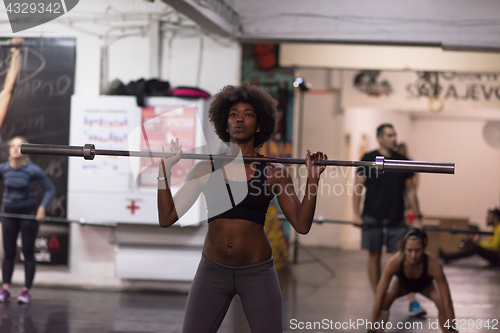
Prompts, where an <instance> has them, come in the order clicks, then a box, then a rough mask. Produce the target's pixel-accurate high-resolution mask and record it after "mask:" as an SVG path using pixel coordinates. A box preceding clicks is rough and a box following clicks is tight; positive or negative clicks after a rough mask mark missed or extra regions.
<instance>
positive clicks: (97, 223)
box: [0, 212, 117, 227]
mask: <svg viewBox="0 0 500 333" xmlns="http://www.w3.org/2000/svg"><path fill="white" fill-rule="evenodd" d="M0 217H7V218H13V219H22V220H36V216H35V215H28V214H14V213H4V212H0ZM44 221H46V222H57V223H76V224H81V225H92V226H98V227H116V224H117V223H115V222H109V221H90V220H87V219H85V218H83V217H82V218H80V219H79V220H70V219H67V218H64V217H56V216H45V220H44Z"/></svg>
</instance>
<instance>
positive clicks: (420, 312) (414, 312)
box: [409, 300, 427, 317]
mask: <svg viewBox="0 0 500 333" xmlns="http://www.w3.org/2000/svg"><path fill="white" fill-rule="evenodd" d="M409 312H410V315H411V316H413V317H422V316H425V315H426V314H427V312H425V310H424V309H422V307H421V306H420V304H418V302H417V301H416V300H415V301H413V302H411V303H410V310H409Z"/></svg>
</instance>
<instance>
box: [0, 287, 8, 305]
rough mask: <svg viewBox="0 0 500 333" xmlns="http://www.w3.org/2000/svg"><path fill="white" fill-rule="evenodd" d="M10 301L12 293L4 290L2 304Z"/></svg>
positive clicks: (1, 296)
mask: <svg viewBox="0 0 500 333" xmlns="http://www.w3.org/2000/svg"><path fill="white" fill-rule="evenodd" d="M9 300H10V292H9V291H8V290H7V289H4V290H2V293H1V294H0V303H4V302H7V301H9Z"/></svg>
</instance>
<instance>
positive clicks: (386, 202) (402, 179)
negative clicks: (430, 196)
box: [353, 124, 423, 314]
mask: <svg viewBox="0 0 500 333" xmlns="http://www.w3.org/2000/svg"><path fill="white" fill-rule="evenodd" d="M377 140H378V143H379V149H378V150H374V151H371V152H369V153H366V154H365V155H364V156H363V158H362V159H361V160H362V161H375V157H376V156H384V157H385V158H387V159H392V160H407V158H406V157H404V156H403V155H401V154H399V153H397V143H396V131H395V130H394V127H393V126H392V125H391V124H382V125H380V126H379V127H378V128H377ZM413 175H414V174H413V173H411V172H387V173H383V174H381V173H380V174H379V173H378V171H377V169H376V167H359V168H358V170H357V175H356V182H355V189H357V188H358V185H364V187H365V189H366V196H365V201H364V208H363V213H362V214H361V212H360V205H361V193H359V191H354V194H353V208H354V224H356V225H359V226H362V235H361V248H362V249H363V250H368V275H369V277H370V283H371V286H372V289H373V291H374V292H375V290H376V289H377V284H378V282H379V280H380V274H381V267H380V266H381V265H380V261H381V254H382V246H383V245H386V247H387V252H389V253H391V252H395V251H397V247H398V246H397V245H398V241H399V238H400V237H401V235H402V234H404V232H405V231H406V223H405V218H404V210H405V204H404V195H405V193H406V196H407V198H408V201H409V204H410V207H411V209H412V211H413V212H415V215H416V220H415V222H414V226H415V227H417V228H421V227H422V221H421V218H422V217H421V215H420V209H419V207H418V200H417V195H416V192H415V188H414V186H413V182H412V178H413ZM420 314H423V313H420Z"/></svg>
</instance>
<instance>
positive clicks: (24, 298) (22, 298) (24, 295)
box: [17, 290, 31, 304]
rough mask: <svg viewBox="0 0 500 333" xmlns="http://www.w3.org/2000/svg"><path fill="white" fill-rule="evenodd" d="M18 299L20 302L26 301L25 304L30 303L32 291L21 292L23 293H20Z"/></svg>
mask: <svg viewBox="0 0 500 333" xmlns="http://www.w3.org/2000/svg"><path fill="white" fill-rule="evenodd" d="M17 301H18V302H19V303H25V304H28V303H30V302H31V296H30V293H29V292H28V291H27V290H25V291H23V292H22V293H21V295H19V297H18V298H17Z"/></svg>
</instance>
